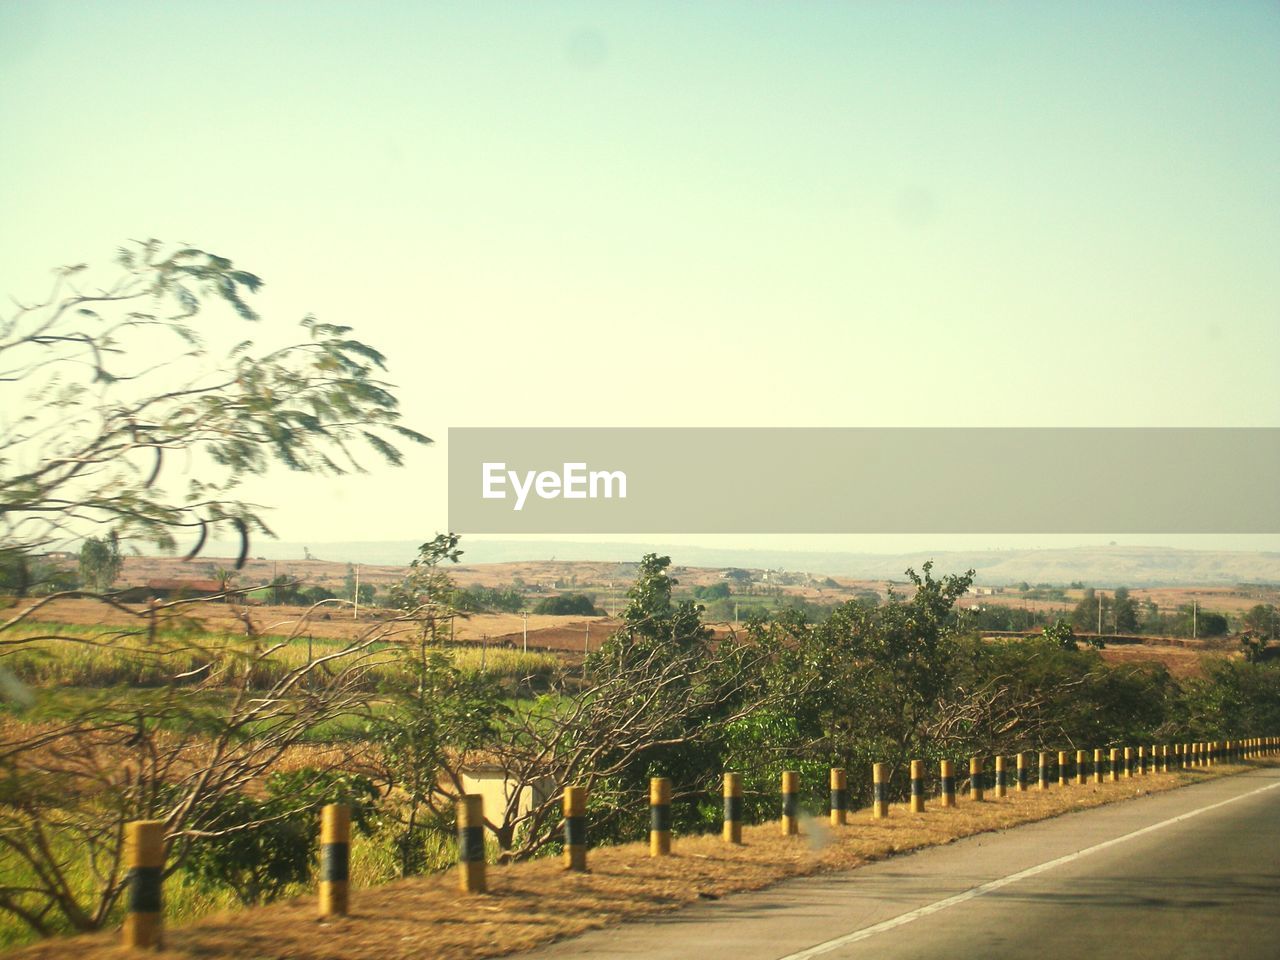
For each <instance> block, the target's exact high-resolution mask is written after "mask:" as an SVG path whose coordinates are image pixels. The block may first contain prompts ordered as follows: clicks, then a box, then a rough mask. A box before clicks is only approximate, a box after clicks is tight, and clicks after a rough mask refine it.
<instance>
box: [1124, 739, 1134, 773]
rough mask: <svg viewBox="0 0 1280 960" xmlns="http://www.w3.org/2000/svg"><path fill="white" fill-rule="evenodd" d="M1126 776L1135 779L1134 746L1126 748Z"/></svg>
mask: <svg viewBox="0 0 1280 960" xmlns="http://www.w3.org/2000/svg"><path fill="white" fill-rule="evenodd" d="M1124 778H1125V779H1126V780H1131V779H1133V747H1125V748H1124Z"/></svg>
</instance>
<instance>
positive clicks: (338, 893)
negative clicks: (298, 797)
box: [320, 803, 351, 917]
mask: <svg viewBox="0 0 1280 960" xmlns="http://www.w3.org/2000/svg"><path fill="white" fill-rule="evenodd" d="M350 864H351V808H350V807H348V806H347V805H346V804H343V803H330V804H328V805H326V806H324V807H322V808H321V809H320V916H322V917H340V916H342V915H343V914H345V913H346V912H347V908H348V906H349V901H348V891H347V878H348V876H349V873H350Z"/></svg>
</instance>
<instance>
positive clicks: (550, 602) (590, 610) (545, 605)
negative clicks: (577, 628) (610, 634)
mask: <svg viewBox="0 0 1280 960" xmlns="http://www.w3.org/2000/svg"><path fill="white" fill-rule="evenodd" d="M533 612H534V613H543V614H549V615H551V616H556V617H567V616H579V617H595V616H599V615H600V611H599V610H597V609H596V600H595V597H592V596H588V595H587V594H585V593H565V594H561V595H560V596H558V597H544V598H543V599H541V600H539V601H538V602H537V603H536V604H534V606H533Z"/></svg>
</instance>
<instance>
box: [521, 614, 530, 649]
mask: <svg viewBox="0 0 1280 960" xmlns="http://www.w3.org/2000/svg"><path fill="white" fill-rule="evenodd" d="M522 613H523V614H524V652H525V653H528V652H529V611H528V610H524V611H522Z"/></svg>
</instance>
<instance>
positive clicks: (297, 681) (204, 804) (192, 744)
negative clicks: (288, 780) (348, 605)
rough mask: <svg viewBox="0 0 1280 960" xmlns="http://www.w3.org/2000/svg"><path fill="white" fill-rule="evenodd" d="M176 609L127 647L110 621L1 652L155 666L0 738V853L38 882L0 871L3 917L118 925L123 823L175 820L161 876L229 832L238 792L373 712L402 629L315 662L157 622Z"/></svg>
mask: <svg viewBox="0 0 1280 960" xmlns="http://www.w3.org/2000/svg"><path fill="white" fill-rule="evenodd" d="M181 609H182V607H181V601H171V602H169V603H161V604H156V605H153V606H150V607H149V608H148V609H147V610H146V611H145V613H144V614H140V615H139V616H141V617H145V618H146V621H147V622H146V623H145V624H144V626H143V629H142V630H141V631H139V632H140V634H141V635H140V636H138V637H137V640H136V643H135V644H133V645H132V646H131V647H128V648H124V649H123V650H122V648H121V637H120V636H119V634H117V635H115V636H111V635H104V633H103V632H102V631H101V630H98V631H90V632H89V633H88V635H85V636H79V637H77V636H76V635H74V634H71V633H67V634H66V635H65V636H61V637H55V638H53V639H52V640H50V639H49V638H47V637H45V638H40V637H38V636H37V637H35V638H27V637H18V638H17V645H16V646H14V647H7V648H5V650H6V656H13V655H15V654H17V653H22V652H27V651H31V650H36V649H39V647H38V644H40V643H49V642H56V643H61V644H69V643H76V644H80V645H82V646H83V647H84V648H86V649H90V650H92V649H94V648H97V649H107V650H110V651H111V652H112V654H113V655H115V656H122V657H126V658H132V659H133V661H134V670H135V671H137V670H139V669H140V668H142V667H143V666H144V665H145V666H146V668H147V669H148V670H150V672H151V675H152V682H153V685H151V686H123V687H112V688H107V689H105V690H103V691H102V692H101V695H97V696H80V697H78V698H76V699H74V700H66V701H63V702H62V703H61V705H60V707H59V710H58V712H57V713H56V715H54V716H46V718H45V722H44V723H42V724H40V725H39V726H36V727H33V728H31V730H28V729H26V728H25V727H24V725H22V724H21V723H18V724H12V725H9V726H6V727H5V728H4V730H3V732H2V733H0V857H3V858H7V859H9V860H10V861H12V862H13V863H14V864H16V865H17V866H19V867H20V868H21V873H22V874H23V875H24V876H26V877H28V879H27V880H26V881H23V882H21V883H16V882H13V881H11V880H10V879H9V877H10V876H12V875H17V871H15V872H14V873H12V874H11V873H10V871H8V870H6V871H4V872H3V873H0V910H2V911H5V912H8V913H10V914H12V915H14V916H17V917H19V918H21V919H22V921H23V922H25V923H27V924H28V925H29V926H31V928H32V929H33V930H35V931H37V932H39V933H41V934H48V933H50V932H53V931H55V930H61V929H72V930H93V929H98V928H100V927H102V926H103V925H104V924H107V923H109V922H110V921H111V918H112V917H113V915H114V912H115V910H116V908H117V904H118V901H119V898H120V896H121V893H122V891H123V889H124V883H125V874H124V869H123V865H122V859H121V844H122V842H123V826H124V824H125V823H127V822H128V821H131V820H142V819H155V820H162V821H164V823H165V832H166V854H167V857H166V871H167V872H173V871H175V870H178V869H180V868H181V867H182V865H183V864H184V862H185V861H186V859H187V857H188V855H189V854H190V853H191V850H192V845H193V843H194V842H195V840H196V838H198V837H200V836H202V835H204V834H207V833H208V832H209V831H210V829H211V825H212V824H213V823H214V822H218V823H219V824H221V825H222V826H221V828H222V829H225V827H226V818H227V816H228V806H227V803H228V801H226V798H227V797H229V796H232V795H234V794H235V793H237V792H238V791H240V790H241V789H242V788H243V787H244V785H245V784H248V783H251V782H254V781H256V780H260V779H262V778H265V777H267V776H269V775H270V774H271V773H272V772H274V771H275V769H276V765H277V764H278V762H279V761H280V758H281V757H282V756H283V755H284V754H285V753H286V752H287V751H288V750H289V749H291V748H292V747H294V746H295V745H297V744H299V743H301V742H302V741H303V740H305V739H306V738H307V737H308V736H309V735H310V732H311V731H312V730H313V729H315V728H316V727H317V726H319V725H322V724H325V723H329V722H332V721H333V720H335V719H336V718H340V717H344V716H348V715H350V714H353V713H359V712H364V711H365V710H366V709H367V700H368V696H369V693H368V691H369V690H371V689H372V685H371V684H370V683H369V682H368V675H369V673H370V672H371V671H375V670H376V669H377V668H378V667H379V665H380V664H381V663H383V662H385V661H386V659H387V654H386V652H385V650H386V643H385V640H384V638H385V636H386V635H387V633H388V632H389V631H391V630H393V629H394V628H395V626H396V624H395V623H387V622H384V623H379V624H376V625H374V626H372V627H370V628H368V629H367V630H366V631H365V632H364V633H362V634H361V635H360V636H358V637H357V638H355V639H353V640H350V641H339V642H337V643H335V644H333V645H326V646H324V647H322V648H321V649H319V650H317V651H316V652H315V655H314V656H305V655H299V654H298V653H297V652H296V651H297V650H298V649H299V648H297V647H296V646H294V645H293V644H291V643H290V638H285V639H283V640H281V641H279V642H276V643H273V644H271V645H264V644H262V643H260V642H257V641H256V640H253V639H249V640H248V641H246V642H245V644H244V646H242V647H240V648H238V649H237V648H232V647H230V646H227V645H218V647H217V649H215V648H213V647H211V646H210V645H209V644H208V643H207V640H206V638H204V637H202V636H201V635H199V634H192V633H190V632H175V633H170V632H168V631H166V630H163V629H160V626H161V625H163V624H164V623H166V622H167V621H168V620H169V619H171V618H173V617H174V616H176V615H177V611H179V610H181ZM305 625H306V624H305V619H304V620H302V621H300V622H299V623H298V624H297V626H296V627H295V631H298V630H303V629H305ZM301 649H302V650H304V651H305V647H304V648H301ZM285 654H289V656H287V657H286V658H285V662H284V663H282V664H276V663H274V661H275V659H276V657H277V656H279V655H285ZM17 717H18V719H21V718H22V711H21V709H20V710H19V711H18V713H17ZM242 812H246V813H247V812H252V811H247V810H244V811H242ZM72 876H81V877H83V876H92V877H93V878H94V882H93V883H92V884H87V885H77V884H73V883H71V882H69V881H68V880H67V878H68V877H72Z"/></svg>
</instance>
